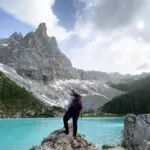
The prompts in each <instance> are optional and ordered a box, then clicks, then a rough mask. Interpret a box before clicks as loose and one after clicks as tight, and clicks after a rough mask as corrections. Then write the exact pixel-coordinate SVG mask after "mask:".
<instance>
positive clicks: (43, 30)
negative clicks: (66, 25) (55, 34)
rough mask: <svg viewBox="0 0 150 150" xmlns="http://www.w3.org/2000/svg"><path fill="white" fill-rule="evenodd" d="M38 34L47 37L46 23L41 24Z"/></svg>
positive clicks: (37, 30)
mask: <svg viewBox="0 0 150 150" xmlns="http://www.w3.org/2000/svg"><path fill="white" fill-rule="evenodd" d="M36 33H38V34H39V35H40V36H47V27H46V23H44V22H43V23H40V24H39V26H38V28H37V29H36Z"/></svg>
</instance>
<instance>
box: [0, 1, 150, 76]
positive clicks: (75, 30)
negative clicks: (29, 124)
mask: <svg viewBox="0 0 150 150" xmlns="http://www.w3.org/2000/svg"><path fill="white" fill-rule="evenodd" d="M41 22H45V23H46V25H47V33H48V35H49V36H55V37H56V39H57V41H58V44H59V48H60V50H61V51H62V52H63V53H65V54H66V55H67V56H68V57H69V58H70V59H71V62H72V64H73V66H74V67H76V68H80V69H84V70H97V71H103V72H119V73H122V74H125V73H129V74H136V73H142V72H150V1H149V0H0V38H6V37H9V36H10V35H11V34H12V33H13V32H21V33H23V35H25V34H26V33H28V32H30V31H32V30H35V29H36V28H37V26H38V25H39V23H41Z"/></svg>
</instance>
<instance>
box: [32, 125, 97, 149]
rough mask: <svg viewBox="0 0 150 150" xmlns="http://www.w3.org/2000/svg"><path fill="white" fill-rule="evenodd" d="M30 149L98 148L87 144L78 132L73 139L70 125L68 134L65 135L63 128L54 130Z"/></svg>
mask: <svg viewBox="0 0 150 150" xmlns="http://www.w3.org/2000/svg"><path fill="white" fill-rule="evenodd" d="M30 150H98V147H97V146H95V145H93V144H89V143H88V142H87V141H86V140H85V139H84V137H82V136H81V135H80V134H78V135H77V137H76V139H74V138H73V137H72V126H71V125H70V132H69V135H66V134H65V133H64V132H63V129H60V130H56V131H54V132H53V133H51V134H50V135H49V136H48V137H47V138H45V139H44V140H43V141H42V143H41V145H40V146H33V147H32V148H31V149H30Z"/></svg>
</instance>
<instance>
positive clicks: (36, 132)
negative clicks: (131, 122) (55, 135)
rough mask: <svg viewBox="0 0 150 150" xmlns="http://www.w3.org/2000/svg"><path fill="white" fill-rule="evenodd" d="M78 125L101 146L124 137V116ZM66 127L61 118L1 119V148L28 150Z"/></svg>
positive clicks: (93, 120)
mask: <svg viewBox="0 0 150 150" xmlns="http://www.w3.org/2000/svg"><path fill="white" fill-rule="evenodd" d="M78 124H79V125H78V128H79V132H80V133H81V134H84V135H85V136H86V139H87V140H88V141H89V142H92V143H94V144H98V145H99V147H101V145H103V144H112V145H114V144H117V143H119V142H120V141H121V140H122V130H123V118H83V119H79V122H78ZM62 127H63V122H62V119H61V118H47V119H45V118H39V119H37V118H35V119H0V150H28V149H29V148H31V147H32V146H33V145H39V144H40V143H41V141H42V139H43V138H45V137H47V136H48V134H49V133H50V132H52V131H54V130H57V129H59V128H62Z"/></svg>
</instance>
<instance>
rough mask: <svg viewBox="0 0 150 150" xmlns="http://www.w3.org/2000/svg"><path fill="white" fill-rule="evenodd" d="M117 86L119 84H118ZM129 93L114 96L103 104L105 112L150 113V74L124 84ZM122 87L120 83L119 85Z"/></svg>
mask: <svg viewBox="0 0 150 150" xmlns="http://www.w3.org/2000/svg"><path fill="white" fill-rule="evenodd" d="M116 86H117V85H116ZM124 87H126V88H125V90H126V91H128V93H126V94H124V95H121V96H117V97H116V98H113V99H112V101H110V102H108V103H106V104H105V105H104V106H103V112H108V113H115V114H127V113H134V114H143V113H150V76H147V77H144V78H141V79H139V80H136V81H134V82H133V83H131V84H128V85H126V86H125V85H124ZM118 89H122V87H121V88H120V85H119V86H118Z"/></svg>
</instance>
